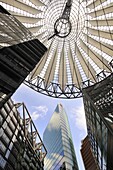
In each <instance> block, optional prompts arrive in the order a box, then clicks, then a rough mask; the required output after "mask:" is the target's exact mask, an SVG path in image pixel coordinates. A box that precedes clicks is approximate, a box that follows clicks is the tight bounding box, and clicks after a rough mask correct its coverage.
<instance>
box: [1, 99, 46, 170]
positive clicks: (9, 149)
mask: <svg viewBox="0 0 113 170" xmlns="http://www.w3.org/2000/svg"><path fill="white" fill-rule="evenodd" d="M0 126H1V127H0V170H15V169H16V170H20V169H22V170H43V169H44V158H45V156H46V154H47V151H46V148H45V146H44V144H43V142H42V140H41V138H40V135H39V133H38V131H37V129H36V127H35V125H34V123H33V121H32V119H31V117H30V114H29V112H28V110H27V108H26V106H25V105H24V103H18V104H14V103H13V101H12V100H8V101H7V102H6V103H5V104H4V105H3V107H2V108H1V109H0ZM42 150H43V151H42Z"/></svg>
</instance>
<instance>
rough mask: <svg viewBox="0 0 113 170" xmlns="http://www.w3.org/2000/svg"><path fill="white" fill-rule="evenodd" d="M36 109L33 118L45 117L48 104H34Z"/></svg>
mask: <svg viewBox="0 0 113 170" xmlns="http://www.w3.org/2000/svg"><path fill="white" fill-rule="evenodd" d="M33 108H34V109H35V111H34V112H33V113H32V114H31V117H32V119H33V120H37V119H39V118H43V117H44V116H46V114H47V111H48V108H47V107H46V106H33Z"/></svg>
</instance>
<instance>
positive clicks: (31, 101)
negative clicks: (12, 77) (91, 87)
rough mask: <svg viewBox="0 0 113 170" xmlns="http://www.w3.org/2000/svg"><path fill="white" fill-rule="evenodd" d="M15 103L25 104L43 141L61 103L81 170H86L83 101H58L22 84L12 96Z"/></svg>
mask: <svg viewBox="0 0 113 170" xmlns="http://www.w3.org/2000/svg"><path fill="white" fill-rule="evenodd" d="M12 99H13V101H14V103H18V102H19V103H20V102H24V104H25V105H26V107H27V109H28V111H29V113H30V114H31V117H32V119H33V121H34V123H35V126H36V127H37V130H38V132H39V134H40V136H41V138H42V139H43V132H44V130H45V129H46V126H47V124H48V123H49V120H50V118H51V116H52V114H53V112H54V110H55V108H56V106H57V104H58V103H61V104H62V105H63V107H64V109H65V111H66V113H67V116H68V119H69V124H70V129H71V133H72V138H73V144H74V148H75V152H76V157H77V161H78V166H79V170H85V168H84V165H83V161H82V158H81V153H80V149H81V141H82V140H83V139H84V138H85V136H86V135H87V131H86V121H85V114H84V107H83V100H82V98H80V99H56V98H52V97H49V96H46V95H43V94H40V93H38V92H36V91H34V90H32V89H31V88H29V87H27V86H26V85H24V84H22V85H21V86H20V87H19V88H18V89H17V91H16V92H15V93H14V95H13V96H12Z"/></svg>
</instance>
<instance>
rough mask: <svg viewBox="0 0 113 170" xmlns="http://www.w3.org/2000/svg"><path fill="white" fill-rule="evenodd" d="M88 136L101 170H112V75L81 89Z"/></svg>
mask: <svg viewBox="0 0 113 170" xmlns="http://www.w3.org/2000/svg"><path fill="white" fill-rule="evenodd" d="M83 98H84V107H85V114H86V123H87V130H88V136H89V140H90V143H91V147H92V151H93V154H94V155H95V159H96V160H97V162H98V165H99V167H100V169H101V170H112V169H113V74H111V75H109V76H108V77H107V78H105V79H104V80H102V81H101V82H99V83H96V84H95V85H93V86H90V87H87V88H85V89H83Z"/></svg>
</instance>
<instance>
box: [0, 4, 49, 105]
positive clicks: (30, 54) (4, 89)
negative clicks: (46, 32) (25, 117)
mask: <svg viewBox="0 0 113 170" xmlns="http://www.w3.org/2000/svg"><path fill="white" fill-rule="evenodd" d="M0 21H1V24H0V108H1V107H2V106H3V104H4V103H5V102H7V100H8V99H9V98H10V97H11V96H12V94H13V93H14V92H15V91H16V89H17V88H18V87H19V86H20V84H21V83H22V82H23V81H24V80H25V78H26V77H27V76H28V74H29V73H30V72H31V71H32V70H33V69H34V68H35V66H36V64H37V63H38V62H39V61H40V59H41V57H42V56H43V55H44V53H45V52H46V50H47V49H46V47H45V46H44V45H43V44H42V43H41V42H40V41H39V40H38V39H34V37H33V36H32V34H31V32H30V31H29V30H27V29H26V28H25V26H24V25H22V23H21V22H19V21H18V20H17V19H16V18H15V17H14V16H12V15H11V14H10V13H9V12H8V11H6V10H5V9H4V8H3V7H2V6H1V5H0Z"/></svg>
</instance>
